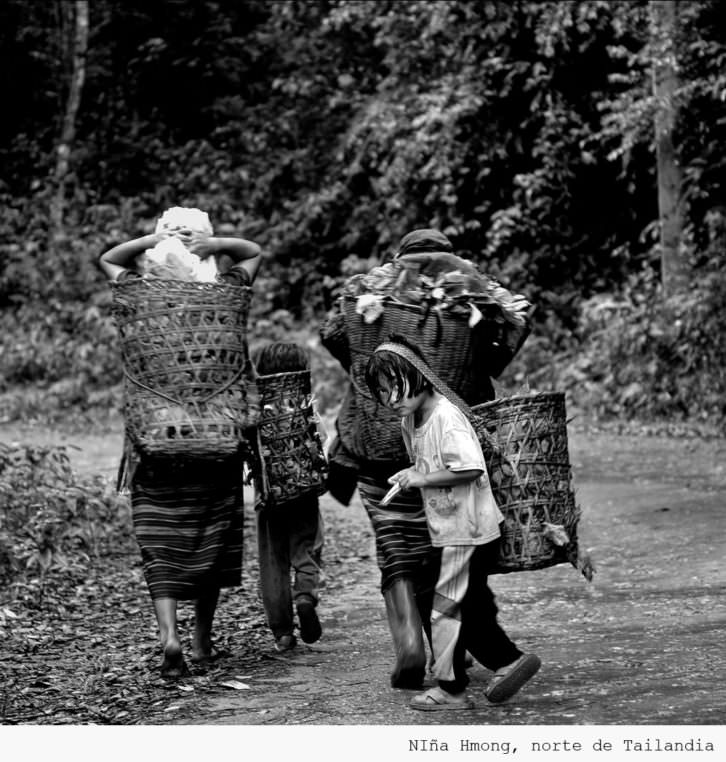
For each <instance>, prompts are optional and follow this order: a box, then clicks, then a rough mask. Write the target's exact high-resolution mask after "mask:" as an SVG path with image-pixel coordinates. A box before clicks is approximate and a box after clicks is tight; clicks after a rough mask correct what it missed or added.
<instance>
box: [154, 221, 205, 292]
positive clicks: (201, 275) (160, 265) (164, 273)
mask: <svg viewBox="0 0 726 762" xmlns="http://www.w3.org/2000/svg"><path fill="white" fill-rule="evenodd" d="M181 231H185V232H192V233H197V234H199V235H202V236H211V235H213V233H214V231H213V229H212V224H211V222H210V221H209V215H208V214H207V213H206V212H203V211H202V210H201V209H194V208H190V207H182V206H174V207H171V208H170V209H167V210H166V211H165V212H164V214H162V215H161V217H160V218H159V220H158V221H157V223H156V230H155V231H154V232H156V233H169V234H170V237H169V238H165V239H164V240H162V241H159V243H157V244H156V246H154V247H153V248H152V249H147V250H146V251H145V252H144V271H145V272H146V273H147V274H149V275H153V276H155V277H159V278H167V279H170V280H187V281H201V282H206V283H210V282H212V281H214V279H215V278H216V276H217V263H216V261H215V259H214V257H213V256H211V257H207V258H206V259H200V258H199V257H198V256H197V255H196V254H194V253H192V252H191V251H189V249H187V247H186V246H185V245H184V244H183V243H182V241H181V240H180V239H179V238H177V237H176V234H177V233H180V232H181Z"/></svg>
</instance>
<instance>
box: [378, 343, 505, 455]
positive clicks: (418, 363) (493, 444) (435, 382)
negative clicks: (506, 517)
mask: <svg viewBox="0 0 726 762" xmlns="http://www.w3.org/2000/svg"><path fill="white" fill-rule="evenodd" d="M377 352H392V353H393V354H396V355H398V356H399V357H402V358H403V359H404V360H406V361H407V362H409V363H411V365H413V367H414V368H416V370H417V371H418V372H419V373H421V375H422V376H423V377H424V378H425V379H426V380H427V381H429V382H430V383H431V385H432V386H433V387H434V389H436V390H437V391H438V392H440V393H441V394H443V395H444V397H446V399H448V400H449V402H451V403H452V404H453V405H456V407H458V408H459V410H461V412H462V413H463V414H464V415H465V416H466V417H467V418H468V419H469V422H470V423H471V424H472V426H473V427H474V430H475V431H476V433H477V436H478V437H479V438H480V440H481V439H484V440H485V441H486V444H487V446H488V447H489V448H490V449H491V450H493V451H494V452H499V449H500V448H499V445H498V443H497V441H496V440H495V439H494V437H492V435H491V434H490V433H489V432H488V431H486V430H485V429H484V428H483V427H481V426H478V425H477V423H478V422H477V420H476V418H475V416H474V413H473V412H472V410H471V408H470V407H469V405H467V404H466V402H464V400H463V399H462V398H461V397H460V396H459V395H458V394H457V393H456V392H455V391H454V390H453V389H452V388H451V387H450V386H449V385H448V384H447V383H446V382H445V381H443V380H442V379H441V377H440V376H439V375H438V374H437V373H436V372H435V371H434V370H433V369H432V368H431V366H430V365H429V364H428V363H427V362H425V361H424V360H422V359H421V358H420V357H419V356H418V355H416V354H415V353H414V352H412V351H411V350H410V349H409V348H408V347H406V346H404V345H403V344H398V343H397V342H394V341H387V342H384V343H383V344H379V345H378V346H377V347H376V348H375V350H374V352H373V353H374V354H376V353H377ZM482 444H484V442H482Z"/></svg>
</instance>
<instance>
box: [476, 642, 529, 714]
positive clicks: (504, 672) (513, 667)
mask: <svg viewBox="0 0 726 762" xmlns="http://www.w3.org/2000/svg"><path fill="white" fill-rule="evenodd" d="M541 665H542V662H541V661H540V658H539V656H537V655H535V654H522V655H521V656H520V657H519V659H517V660H516V661H514V662H512V663H511V664H508V665H507V666H506V667H502V668H501V669H498V670H497V671H496V672H495V673H494V676H493V677H492V679H491V680H490V681H489V685H488V686H487V689H486V691H485V692H484V695H485V696H486V697H487V698H488V699H489V701H491V702H492V703H494V704H498V703H499V702H501V701H506V700H507V699H508V698H511V697H512V696H514V694H515V693H516V692H517V691H518V690H519V689H520V688H521V687H522V686H523V685H524V684H525V683H526V682H527V680H529V679H530V678H531V677H532V676H533V675H535V674H536V672H537V670H539V668H540V666H541Z"/></svg>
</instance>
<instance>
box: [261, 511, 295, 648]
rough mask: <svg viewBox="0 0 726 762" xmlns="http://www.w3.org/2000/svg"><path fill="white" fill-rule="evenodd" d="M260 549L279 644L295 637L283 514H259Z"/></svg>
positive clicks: (265, 600) (264, 597)
mask: <svg viewBox="0 0 726 762" xmlns="http://www.w3.org/2000/svg"><path fill="white" fill-rule="evenodd" d="M257 547H258V552H259V565H260V589H261V592H262V604H263V606H264V607H265V614H266V616H267V623H268V625H269V627H270V630H272V634H273V635H274V636H275V640H279V639H280V638H282V637H284V636H286V635H287V636H292V631H293V621H292V595H291V593H290V556H289V553H288V537H287V527H286V524H285V514H284V512H283V511H282V510H279V511H276V510H275V509H262V510H258V511H257Z"/></svg>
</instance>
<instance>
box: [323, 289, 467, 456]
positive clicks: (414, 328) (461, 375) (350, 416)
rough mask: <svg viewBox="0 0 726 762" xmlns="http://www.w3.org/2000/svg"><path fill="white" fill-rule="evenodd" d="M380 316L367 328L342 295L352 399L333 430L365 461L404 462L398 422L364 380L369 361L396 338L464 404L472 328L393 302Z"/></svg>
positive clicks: (350, 301) (447, 315)
mask: <svg viewBox="0 0 726 762" xmlns="http://www.w3.org/2000/svg"><path fill="white" fill-rule="evenodd" d="M383 308H384V309H383V313H382V315H381V316H380V317H379V318H378V319H377V320H376V321H374V322H373V323H366V322H365V321H364V320H363V317H362V316H361V315H359V314H357V313H356V311H355V310H356V299H355V298H354V297H350V296H344V297H342V299H341V309H342V313H343V315H344V316H345V328H346V333H347V336H348V344H349V348H350V360H351V363H350V371H349V375H350V380H351V384H352V385H353V388H354V390H355V394H349V395H347V397H346V400H345V401H344V403H343V406H342V407H341V410H340V414H339V416H338V425H339V430H340V433H341V438H342V439H343V443H344V444H345V446H346V448H347V449H348V450H350V451H351V452H353V453H354V454H356V455H357V456H358V457H361V458H365V459H367V460H374V461H375V460H386V459H400V458H401V457H404V458H405V452H406V451H405V449H404V446H403V440H402V439H401V419H400V418H399V417H398V416H397V415H396V414H395V413H393V412H392V411H391V410H389V409H387V408H386V407H384V406H383V405H381V404H380V403H379V402H378V401H377V400H376V399H375V398H374V397H373V396H372V395H371V393H370V391H369V390H368V386H367V385H366V381H365V369H366V365H367V364H368V359H369V358H370V356H371V354H372V353H373V351H374V350H375V348H376V347H377V346H378V345H379V344H381V343H383V342H384V341H387V340H388V338H389V336H390V335H391V334H401V335H403V336H405V337H406V338H407V339H408V340H409V341H411V342H412V343H414V344H416V346H418V347H419V348H420V349H421V351H422V352H423V353H424V355H425V356H426V358H427V359H428V361H429V363H430V365H431V367H432V368H433V370H434V371H436V372H437V373H438V374H439V376H440V377H441V378H442V379H443V380H444V381H445V382H446V383H447V384H448V385H449V386H450V387H451V388H452V389H454V391H456V392H457V393H458V394H459V395H461V396H462V397H463V398H464V399H470V398H472V397H476V389H475V382H474V378H473V374H472V373H471V364H472V351H471V335H472V334H471V329H470V328H469V325H468V321H467V320H466V318H464V317H463V316H461V315H455V314H452V313H448V312H446V311H445V310H442V311H440V312H439V311H437V310H433V309H432V310H427V309H426V308H423V307H419V306H417V305H413V304H404V303H402V302H398V301H396V300H395V299H390V298H385V299H384V300H383Z"/></svg>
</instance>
